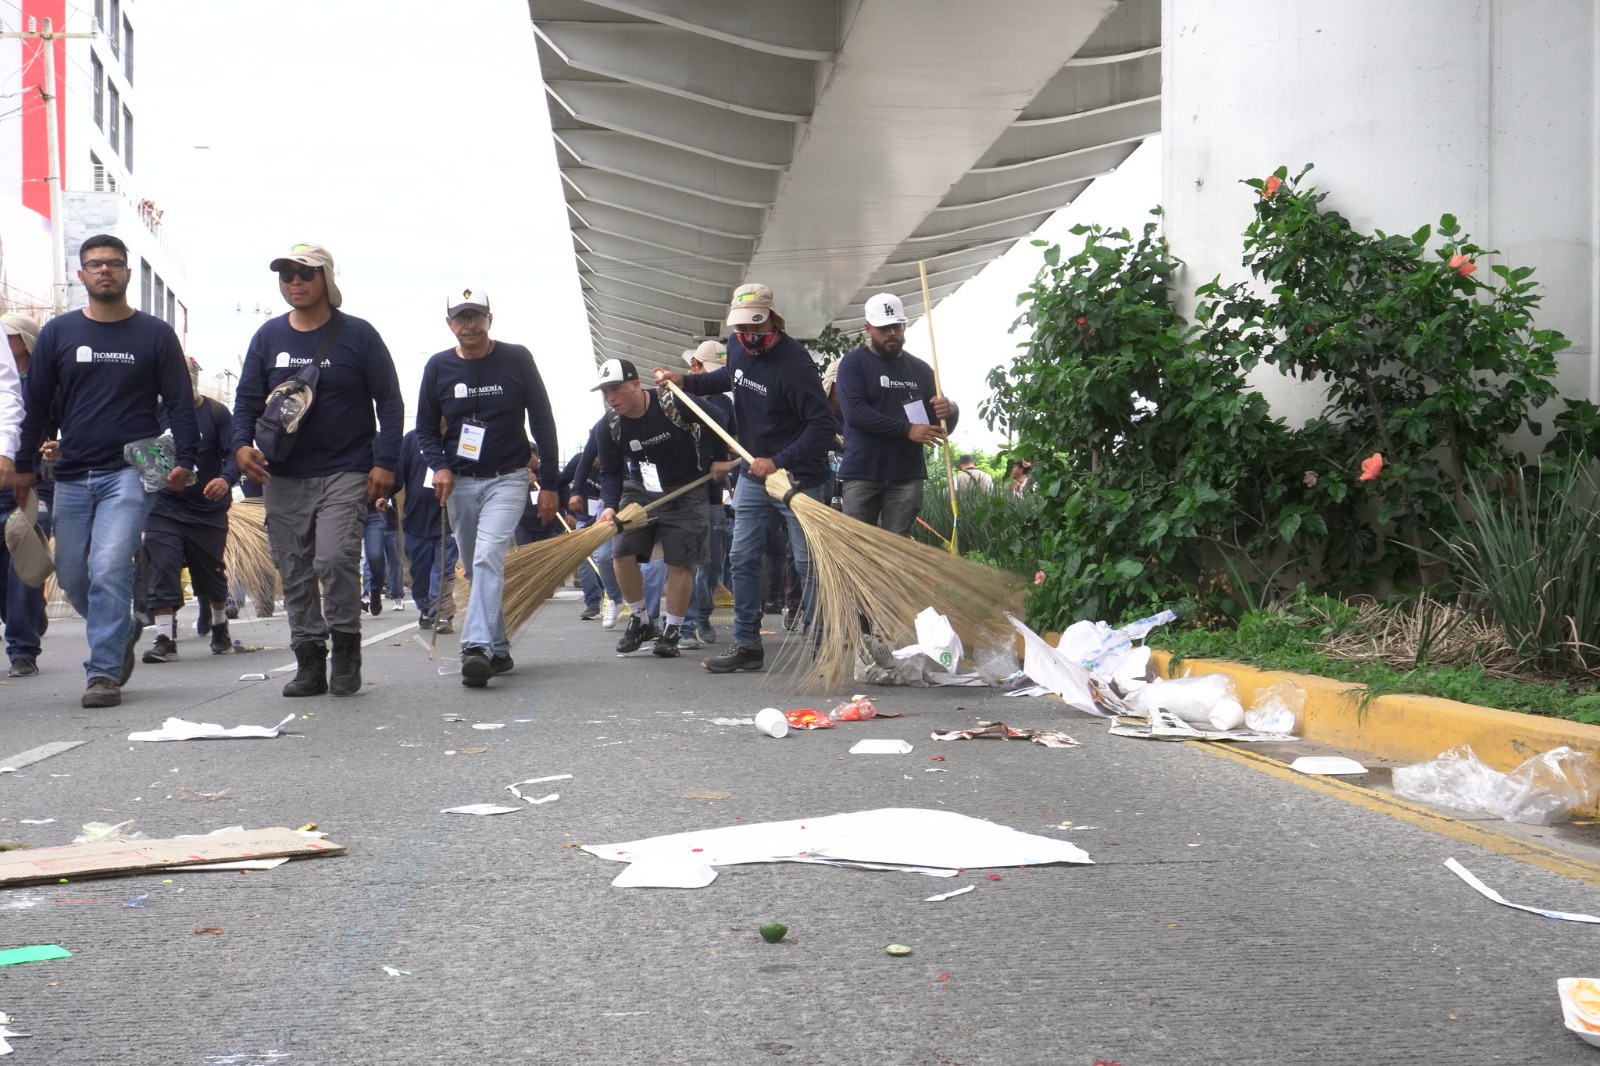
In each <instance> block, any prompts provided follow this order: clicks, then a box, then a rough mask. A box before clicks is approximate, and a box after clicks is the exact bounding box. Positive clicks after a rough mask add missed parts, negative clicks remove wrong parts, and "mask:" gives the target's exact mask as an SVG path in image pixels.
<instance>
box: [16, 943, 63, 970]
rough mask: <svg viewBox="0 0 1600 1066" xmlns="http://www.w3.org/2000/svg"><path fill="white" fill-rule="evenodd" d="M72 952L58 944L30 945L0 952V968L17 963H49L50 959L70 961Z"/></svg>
mask: <svg viewBox="0 0 1600 1066" xmlns="http://www.w3.org/2000/svg"><path fill="white" fill-rule="evenodd" d="M70 958H72V952H70V951H68V950H67V949H66V948H64V947H62V946H61V945H60V944H30V945H28V946H27V947H25V948H10V949H8V950H6V951H0V966H15V965H16V964H17V963H19V962H49V961H50V960H51V959H70Z"/></svg>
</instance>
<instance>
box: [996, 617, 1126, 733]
mask: <svg viewBox="0 0 1600 1066" xmlns="http://www.w3.org/2000/svg"><path fill="white" fill-rule="evenodd" d="M1006 618H1007V619H1008V620H1009V621H1010V622H1011V624H1012V625H1013V626H1014V627H1016V630H1017V632H1018V633H1021V634H1022V648H1023V651H1022V672H1023V673H1025V674H1027V675H1028V676H1029V677H1031V678H1033V679H1034V680H1035V681H1037V682H1038V683H1039V684H1041V685H1043V686H1044V687H1045V688H1047V689H1049V690H1050V691H1051V692H1054V693H1055V694H1056V695H1058V696H1060V697H1061V698H1062V699H1063V700H1065V701H1066V702H1067V705H1068V706H1069V707H1076V708H1077V709H1078V710H1080V711H1085V712H1087V713H1089V714H1093V715H1098V716H1100V717H1101V718H1107V717H1110V715H1108V714H1107V713H1106V712H1105V711H1103V710H1101V709H1100V708H1099V707H1098V706H1097V705H1096V704H1095V702H1094V696H1093V694H1091V693H1090V691H1089V671H1088V670H1085V669H1084V668H1083V667H1081V666H1079V665H1078V664H1076V663H1074V662H1072V660H1070V659H1068V658H1067V657H1066V656H1065V655H1062V654H1061V653H1060V652H1058V651H1056V649H1054V648H1052V647H1051V646H1050V645H1049V644H1046V643H1045V639H1044V638H1043V637H1041V636H1040V635H1039V634H1037V633H1035V632H1034V631H1033V630H1031V629H1029V628H1028V627H1027V626H1026V625H1025V624H1024V623H1023V622H1021V621H1020V620H1018V619H1017V618H1016V617H1015V616H1013V615H1011V614H1007V615H1006Z"/></svg>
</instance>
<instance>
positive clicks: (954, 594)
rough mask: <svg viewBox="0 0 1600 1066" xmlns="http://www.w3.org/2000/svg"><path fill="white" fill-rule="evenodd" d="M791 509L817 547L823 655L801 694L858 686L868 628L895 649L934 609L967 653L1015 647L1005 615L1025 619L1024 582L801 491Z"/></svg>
mask: <svg viewBox="0 0 1600 1066" xmlns="http://www.w3.org/2000/svg"><path fill="white" fill-rule="evenodd" d="M789 488H790V484H789V478H788V476H787V475H786V474H785V473H784V472H783V471H781V470H780V471H778V472H777V473H775V474H772V475H770V476H768V478H767V494H768V495H770V496H772V497H773V498H775V499H778V500H780V501H781V500H782V499H783V497H784V495H785V494H786V493H787V492H788V491H789ZM789 507H790V509H791V510H793V511H794V514H795V518H796V519H798V520H799V522H800V528H801V530H802V531H803V532H804V533H805V537H806V543H807V545H808V546H809V547H810V549H811V575H812V581H814V582H815V584H816V594H815V601H816V613H815V616H814V618H813V620H812V633H813V634H815V635H816V636H817V638H818V640H817V645H816V654H815V656H814V658H812V659H811V661H810V662H809V664H807V662H806V660H805V659H804V658H801V659H800V660H799V661H798V662H797V663H796V670H795V672H796V673H797V674H798V675H799V676H798V678H797V680H796V687H797V690H798V691H802V692H806V691H820V690H824V689H832V688H837V687H839V686H840V685H842V684H845V683H847V682H849V681H851V680H852V679H853V677H854V671H855V662H856V648H857V645H858V644H859V643H860V639H861V634H862V627H863V625H865V626H866V628H867V629H868V630H870V631H871V632H873V633H875V634H877V635H878V636H880V637H882V638H883V639H885V640H887V641H889V642H890V643H891V644H899V643H904V642H908V641H909V639H910V638H911V636H912V635H913V634H914V632H915V626H916V617H917V615H918V614H920V613H921V612H922V611H923V610H925V609H926V608H928V607H932V608H933V609H934V610H936V611H938V612H939V613H940V614H943V615H944V616H945V617H946V618H948V619H949V621H950V626H951V628H952V629H954V630H955V631H956V633H957V634H959V635H960V637H961V641H962V643H963V644H964V645H965V646H966V647H967V648H968V649H971V650H973V651H976V650H978V649H980V648H982V647H985V646H986V645H988V644H991V643H994V642H996V641H1004V642H1005V643H1007V644H1009V643H1010V641H1011V637H1010V633H1011V627H1010V625H1009V623H1007V622H1006V620H1005V612H1007V611H1010V612H1012V613H1020V612H1021V605H1022V596H1023V591H1024V590H1025V589H1026V588H1027V579H1025V578H1024V577H1022V576H1021V575H1019V574H1013V573H1010V572H1008V571H1005V570H1000V569H997V568H995V567H992V566H986V565H984V564H983V563H977V562H973V561H971V560H969V559H964V558H962V557H961V556H959V555H951V554H950V553H949V552H945V551H941V550H940V549H938V548H935V547H933V546H931V545H928V544H923V543H920V542H919V541H915V540H912V539H911V538H910V537H902V536H899V535H898V534H894V533H890V532H889V531H887V530H885V529H881V528H879V527H878V526H871V525H867V524H866V523H865V522H859V521H857V520H856V519H854V518H851V517H850V516H849V515H846V514H841V513H840V512H838V511H835V510H834V509H833V508H831V507H828V506H827V505H826V504H823V503H821V502H820V501H818V500H815V499H813V498H811V497H810V496H806V495H804V494H802V493H796V494H795V496H794V497H793V499H791V500H790V501H789Z"/></svg>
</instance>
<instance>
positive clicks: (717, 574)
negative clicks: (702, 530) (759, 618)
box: [685, 503, 728, 625]
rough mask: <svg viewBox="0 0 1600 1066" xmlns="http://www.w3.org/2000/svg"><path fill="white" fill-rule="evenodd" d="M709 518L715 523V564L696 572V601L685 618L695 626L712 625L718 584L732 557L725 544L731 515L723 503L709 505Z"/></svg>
mask: <svg viewBox="0 0 1600 1066" xmlns="http://www.w3.org/2000/svg"><path fill="white" fill-rule="evenodd" d="M706 517H707V519H709V520H710V523H711V534H710V536H709V537H707V538H706V543H707V546H708V547H709V549H710V551H711V561H710V562H708V563H704V564H702V565H700V566H697V567H695V569H694V599H692V600H690V601H689V614H688V616H687V618H686V619H685V620H686V621H688V622H689V623H691V624H694V623H702V622H703V623H706V624H708V625H709V624H710V622H711V612H712V611H713V610H714V609H715V608H716V603H715V602H714V600H715V597H716V594H717V583H718V582H719V581H721V580H722V568H723V562H724V560H726V559H727V555H728V553H727V547H726V543H725V542H726V540H727V536H728V512H727V511H725V510H723V507H722V504H720V503H710V504H707V505H706Z"/></svg>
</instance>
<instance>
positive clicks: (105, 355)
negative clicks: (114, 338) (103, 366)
mask: <svg viewBox="0 0 1600 1066" xmlns="http://www.w3.org/2000/svg"><path fill="white" fill-rule="evenodd" d="M73 354H74V355H76V356H77V360H78V362H80V363H120V364H123V365H125V366H132V365H133V364H134V363H135V362H136V361H137V360H136V359H135V358H134V355H133V353H132V352H97V351H95V350H94V349H93V348H91V347H89V346H88V345H87V344H80V345H78V347H77V350H76V351H75V352H74V353H73Z"/></svg>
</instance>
